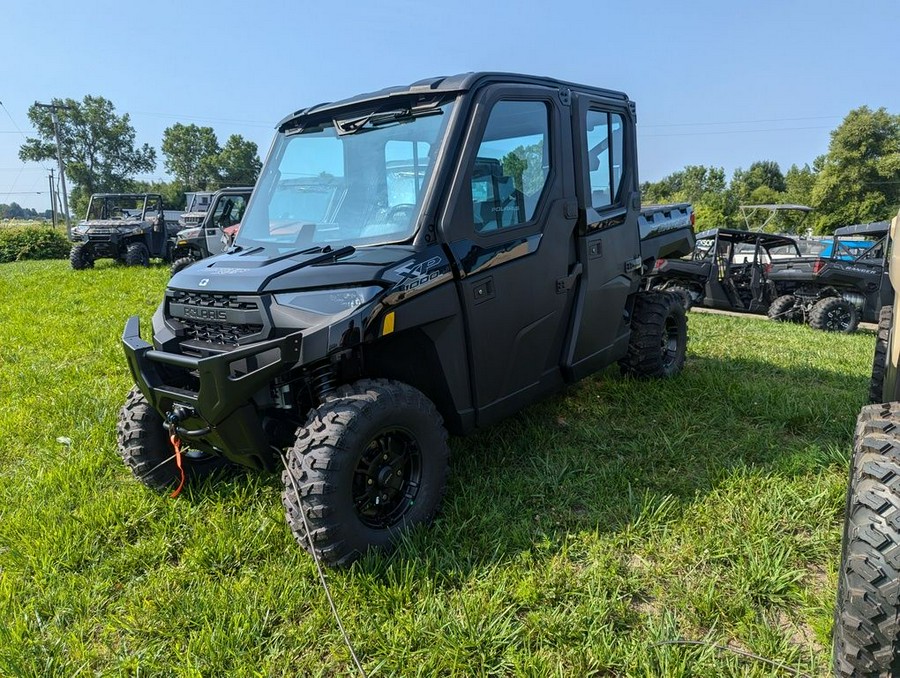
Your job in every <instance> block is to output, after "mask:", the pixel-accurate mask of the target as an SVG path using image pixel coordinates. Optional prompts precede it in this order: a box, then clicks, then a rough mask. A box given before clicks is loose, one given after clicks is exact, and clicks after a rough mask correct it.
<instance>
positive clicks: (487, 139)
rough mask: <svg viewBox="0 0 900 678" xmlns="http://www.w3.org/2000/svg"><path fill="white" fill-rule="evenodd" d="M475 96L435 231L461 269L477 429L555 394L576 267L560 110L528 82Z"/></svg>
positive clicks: (554, 96) (564, 111) (547, 91)
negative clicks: (447, 195) (443, 208)
mask: <svg viewBox="0 0 900 678" xmlns="http://www.w3.org/2000/svg"><path fill="white" fill-rule="evenodd" d="M475 96H476V101H475V102H474V106H473V108H472V111H473V113H472V115H471V119H470V120H469V122H468V127H467V130H466V132H465V136H464V138H465V141H464V143H463V144H462V147H463V148H464V149H465V150H464V152H463V153H462V156H461V157H460V158H459V165H458V167H457V175H456V176H457V177H459V178H458V179H457V180H456V181H454V182H453V184H454V187H453V189H452V191H451V194H450V196H449V198H448V210H447V212H446V213H445V215H444V217H443V219H442V221H441V229H442V231H443V235H444V238H446V242H448V244H449V249H450V251H451V252H452V256H453V259H454V262H455V265H456V267H457V270H458V272H459V279H458V282H457V289H458V293H459V295H460V300H461V305H462V308H463V309H464V313H465V314H466V322H467V343H468V355H469V356H470V360H469V364H468V365H467V366H466V367H467V368H468V369H469V371H470V380H471V383H472V394H473V401H474V402H475V406H476V411H477V415H476V416H477V423H478V424H479V425H484V424H486V423H489V422H491V421H494V420H496V419H498V418H501V417H503V416H506V415H508V414H510V413H512V412H515V411H517V410H518V409H520V408H521V407H523V406H524V405H527V404H528V403H529V402H532V401H534V400H536V399H537V398H538V397H539V396H541V395H542V394H544V393H546V392H548V391H551V390H553V389H556V388H559V387H560V386H561V385H562V383H563V378H562V374H561V369H560V363H561V355H562V348H563V344H564V340H565V338H566V334H567V328H568V326H569V316H570V313H571V308H572V299H573V297H574V290H575V288H576V286H577V280H578V277H579V270H580V269H579V267H578V266H577V261H576V255H575V224H576V217H577V210H576V205H575V201H574V187H573V173H572V158H571V144H570V143H568V134H569V133H570V118H569V112H568V105H567V103H563V101H562V100H561V96H560V92H559V91H558V90H556V89H552V88H548V87H540V86H532V85H502V86H493V87H489V88H486V89H485V90H482V92H481V93H480V94H476V95H475ZM563 96H564V97H565V98H566V100H567V95H566V94H564V95H563ZM461 367H462V366H461Z"/></svg>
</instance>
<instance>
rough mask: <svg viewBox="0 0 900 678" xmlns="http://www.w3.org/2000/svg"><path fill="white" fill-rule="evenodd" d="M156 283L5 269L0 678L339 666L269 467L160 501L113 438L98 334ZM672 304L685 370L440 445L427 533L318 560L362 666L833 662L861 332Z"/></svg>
mask: <svg viewBox="0 0 900 678" xmlns="http://www.w3.org/2000/svg"><path fill="white" fill-rule="evenodd" d="M167 278H168V272H167V270H166V269H165V268H164V267H163V266H156V267H152V268H150V269H145V270H136V269H126V268H124V267H121V266H114V265H112V264H111V263H109V262H99V263H98V267H97V268H96V269H95V270H89V271H81V272H74V271H72V270H70V269H69V267H68V263H67V262H63V261H55V262H23V263H15V264H4V265H2V266H0V292H2V293H0V675H3V676H79V675H95V674H99V675H150V676H154V675H176V676H182V675H183V676H200V675H203V676H220V675H242V676H291V675H346V674H352V673H353V665H352V663H351V660H350V655H349V653H348V650H347V649H346V647H345V645H344V644H343V642H342V640H341V636H340V633H339V631H338V629H337V627H336V625H335V622H334V620H333V618H332V616H331V613H330V610H329V607H328V604H327V601H326V598H325V594H324V592H323V590H322V588H321V586H320V584H319V582H318V580H317V577H316V573H315V569H314V564H313V561H312V560H311V558H310V557H309V556H307V555H306V554H305V553H304V552H302V551H301V550H300V549H299V548H298V547H297V546H296V544H295V542H294V540H293V538H292V537H291V535H290V533H289V532H288V529H287V526H286V524H285V522H284V518H283V512H282V508H281V503H280V499H279V494H280V491H281V483H280V479H279V478H278V477H277V476H268V475H265V474H259V473H252V472H248V473H239V474H237V475H234V476H231V477H220V478H214V479H212V480H211V481H209V482H207V483H206V484H203V485H201V486H199V487H196V488H192V489H190V490H188V491H186V492H185V493H184V494H182V496H181V497H180V498H178V499H176V500H172V499H169V498H168V496H165V495H160V494H157V493H154V492H152V491H150V490H148V489H146V488H144V487H143V486H142V485H140V484H139V483H138V482H137V481H136V480H135V479H134V478H133V477H132V476H131V475H130V474H129V472H128V471H127V470H126V468H125V467H124V465H123V464H122V463H121V462H120V460H119V458H118V456H117V455H116V443H115V423H116V416H117V411H118V408H119V406H120V404H121V403H122V401H123V400H124V397H125V394H126V393H127V391H128V389H129V388H130V385H131V384H130V377H129V375H128V372H127V368H126V366H125V362H124V359H123V356H122V352H121V349H120V346H119V337H120V335H121V331H122V328H123V325H124V322H125V319H126V318H127V316H128V315H130V314H133V313H138V314H140V316H141V317H142V319H143V325H144V327H145V330H146V329H148V328H149V320H150V316H151V315H152V313H153V311H154V309H155V307H156V305H157V303H158V301H159V300H160V298H161V295H162V291H163V289H164V287H165V283H166V280H167ZM689 319H690V336H691V341H690V350H689V358H688V364H687V367H686V369H685V371H684V373H683V375H681V376H679V377H678V378H676V379H672V380H670V381H667V382H641V381H631V380H624V379H622V378H621V377H620V376H619V374H618V371H617V369H615V368H614V367H613V368H610V369H608V370H606V371H604V372H602V373H600V374H598V375H596V376H595V377H593V378H590V379H587V380H585V381H584V382H582V383H580V384H578V385H577V386H574V387H572V388H570V389H569V390H568V391H567V392H566V393H564V394H560V395H558V396H554V397H552V398H550V399H549V400H547V401H545V402H543V403H541V404H539V405H536V406H534V407H531V408H529V409H527V410H526V411H524V412H522V413H520V414H519V415H517V416H516V417H513V418H512V419H510V420H507V421H506V422H504V423H502V424H500V425H497V426H495V427H493V428H490V429H488V430H485V431H483V432H481V433H479V434H476V435H474V436H471V437H469V438H466V439H453V440H452V441H451V450H452V455H453V456H452V460H451V478H450V485H449V490H448V494H447V500H446V502H445V505H444V509H443V511H442V513H441V514H440V516H439V517H438V519H437V521H436V522H435V524H434V525H433V526H432V527H431V528H429V529H419V530H416V531H414V532H413V534H411V536H410V537H409V538H408V539H406V540H405V541H404V543H403V544H402V545H401V546H400V548H399V549H398V550H397V551H396V552H395V553H394V554H392V555H390V556H377V555H374V556H369V557H367V558H365V559H364V560H363V561H361V562H359V563H358V564H356V565H355V566H354V567H353V568H352V569H350V570H349V571H342V572H329V573H328V580H329V582H330V585H331V589H332V592H333V594H334V598H335V603H336V605H337V608H338V610H339V611H340V615H341V617H342V618H343V622H344V624H345V626H346V628H347V631H348V633H349V635H350V638H351V639H352V642H353V645H354V646H355V649H356V651H357V653H358V655H359V657H360V659H361V661H362V664H363V666H364V667H365V669H366V671H367V672H368V673H369V674H370V675H402V676H411V675H421V676H431V675H461V676H462V675H515V676H551V675H558V676H584V675H600V676H771V675H779V672H778V670H777V669H775V668H773V667H772V666H769V665H766V664H763V663H761V662H758V661H754V660H750V659H745V658H741V657H738V656H736V655H733V654H730V653H723V652H720V651H717V650H715V649H714V648H712V647H711V646H679V645H661V644H659V643H664V642H665V641H669V640H677V639H684V640H702V641H708V642H709V643H716V644H720V645H731V646H732V647H735V648H739V649H743V650H746V651H749V652H753V653H757V654H759V655H763V656H765V657H769V658H771V659H773V660H776V661H778V662H781V663H783V664H787V665H789V666H791V667H793V668H794V669H797V670H799V671H802V672H805V673H807V674H810V675H823V674H826V673H827V671H828V662H829V650H828V645H829V642H830V632H831V614H832V605H833V599H834V593H835V585H836V583H835V582H836V575H835V572H836V567H837V562H838V556H839V548H840V522H841V517H842V516H841V514H842V510H843V501H844V492H845V475H846V468H847V459H848V456H849V452H850V445H851V435H852V429H853V425H854V421H855V416H856V412H857V410H858V409H859V407H860V406H861V405H862V404H863V401H864V398H865V392H866V386H867V379H868V370H869V365H870V360H871V352H872V347H873V341H874V340H873V335H872V334H870V333H859V334H856V335H853V336H835V335H826V334H824V333H817V332H813V331H812V330H809V329H808V328H806V327H798V326H788V325H781V324H774V323H770V322H767V321H764V320H760V319H753V318H748V319H744V318H731V317H722V316H712V315H708V314H706V315H704V314H697V313H693V314H690V318H689ZM58 437H63V438H69V439H71V445H68V444H64V443H60V442H57V438H58ZM780 675H786V674H784V673H783V672H782V673H781V674H780Z"/></svg>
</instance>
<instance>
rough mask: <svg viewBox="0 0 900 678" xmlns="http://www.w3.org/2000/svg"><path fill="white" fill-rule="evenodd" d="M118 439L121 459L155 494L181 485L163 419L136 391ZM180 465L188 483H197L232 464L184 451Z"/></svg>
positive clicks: (124, 409) (124, 413)
mask: <svg viewBox="0 0 900 678" xmlns="http://www.w3.org/2000/svg"><path fill="white" fill-rule="evenodd" d="M116 437H117V439H118V442H119V456H120V457H122V461H124V462H125V465H126V466H128V468H129V469H131V472H132V473H134V475H135V476H136V477H137V479H138V480H140V481H141V482H142V483H144V484H145V485H147V486H148V487H152V488H153V489H155V490H166V489H171V488H173V487H175V486H176V485H178V483H179V481H180V479H181V474H180V473H179V471H178V465H177V464H176V463H175V457H174V456H173V455H174V454H175V451H174V450H173V449H172V443H171V442H170V441H169V437H168V435H167V433H166V429H165V427H164V426H163V420H162V417H161V416H160V415H159V413H158V412H157V411H156V410H154V409H153V408H152V407H151V406H150V403H149V402H147V399H146V398H145V397H144V394H143V393H141V392H140V390H138V388H137V387H134V388H132V389H131V391H130V392H129V393H128V397H127V398H126V400H125V404H124V405H123V406H122V409H121V410H120V411H119V423H118V426H116ZM181 465H182V468H184V475H185V480H187V481H196V480H199V479H200V478H203V477H205V476H207V475H209V474H210V473H212V472H213V471H215V470H216V469H219V468H223V467H226V466H229V462H228V461H227V460H226V459H224V458H223V457H216V456H213V455H210V454H204V453H201V452H197V451H195V450H191V449H190V448H188V447H185V448H184V449H183V450H182V458H181Z"/></svg>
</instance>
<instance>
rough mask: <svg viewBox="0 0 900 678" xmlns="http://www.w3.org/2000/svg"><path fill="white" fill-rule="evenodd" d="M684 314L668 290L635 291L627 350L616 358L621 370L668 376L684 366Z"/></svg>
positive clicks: (676, 372)
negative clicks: (640, 292)
mask: <svg viewBox="0 0 900 678" xmlns="http://www.w3.org/2000/svg"><path fill="white" fill-rule="evenodd" d="M686 353H687V318H686V316H685V310H684V306H682V305H681V300H680V299H679V298H678V297H677V296H675V295H674V294H669V293H667V292H648V293H642V294H638V295H637V297H636V298H635V300H634V310H633V312H632V318H631V338H630V339H629V342H628V353H626V354H625V357H624V358H622V359H621V360H620V361H619V366H620V368H621V370H622V373H623V374H626V375H628V376H632V377H641V378H646V377H656V378H667V377H671V376H674V375H676V374H678V373H679V372H680V371H681V369H682V368H683V367H684V360H685V355H686Z"/></svg>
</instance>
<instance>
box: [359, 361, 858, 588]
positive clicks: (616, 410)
mask: <svg viewBox="0 0 900 678" xmlns="http://www.w3.org/2000/svg"><path fill="white" fill-rule="evenodd" d="M865 389H866V384H865V382H864V381H863V380H862V379H860V378H859V377H854V376H848V375H846V374H841V373H837V372H830V371H827V370H821V369H815V368H809V367H798V368H796V369H783V368H778V367H774V366H772V365H771V364H768V363H764V362H759V361H752V360H733V361H722V360H716V359H709V358H694V359H692V360H691V362H690V364H689V367H688V369H687V370H686V371H685V373H684V374H682V375H680V376H679V377H677V378H675V379H672V380H668V381H664V382H659V381H636V380H628V379H623V378H621V377H619V375H618V373H617V370H615V369H609V370H607V371H605V372H602V373H600V374H599V375H597V376H595V377H594V378H591V379H588V380H585V381H583V382H581V383H579V384H577V385H574V386H572V387H571V388H569V389H568V390H567V392H565V393H563V394H559V395H555V396H553V397H551V398H549V399H547V400H546V401H544V402H542V403H539V404H537V405H534V406H532V407H530V408H527V409H526V410H524V411H522V412H521V413H519V414H518V415H516V416H514V417H512V418H510V419H508V420H506V421H504V422H502V423H500V424H497V425H495V426H493V427H491V428H489V429H486V430H484V431H481V432H479V433H476V434H474V435H472V436H470V437H468V438H456V439H453V440H452V441H451V454H452V458H451V470H450V481H449V487H448V492H447V496H446V498H445V502H444V508H443V511H442V513H441V514H440V515H439V517H438V519H437V520H436V522H435V524H434V526H433V527H431V528H429V529H425V530H416V531H414V532H413V533H412V534H411V535H410V537H409V538H408V539H406V540H405V542H404V543H403V544H402V546H401V548H400V549H398V551H397V552H396V553H395V554H393V555H392V556H387V557H381V556H369V557H368V558H366V559H365V560H364V561H363V563H361V565H362V567H363V569H366V570H368V569H369V568H374V569H375V570H381V569H383V568H385V567H386V566H387V565H388V564H389V563H390V562H395V561H397V560H401V561H412V563H413V564H414V563H415V562H416V561H422V564H423V565H426V566H430V568H433V569H434V570H436V571H438V572H444V573H450V572H452V573H455V574H456V575H461V576H462V577H464V576H465V575H466V574H467V573H468V572H469V571H471V570H473V569H476V568H484V567H485V566H489V565H491V564H492V563H497V562H501V561H504V560H508V559H510V558H514V557H517V555H518V554H521V553H525V552H532V551H534V550H542V549H549V550H557V549H560V548H562V547H563V546H564V545H565V543H566V540H567V538H568V536H569V535H571V534H577V533H579V532H584V531H591V532H593V531H598V532H601V533H603V532H616V531H622V530H624V529H626V528H627V527H628V526H630V525H633V524H634V522H635V521H636V520H639V519H640V518H641V516H643V515H644V514H645V513H646V512H647V510H648V507H650V508H652V507H653V506H655V505H659V504H662V503H666V504H667V505H668V508H669V509H670V510H674V512H675V513H678V512H679V511H680V510H682V509H683V508H684V506H686V505H688V504H690V503H692V502H694V501H695V500H696V499H697V497H698V496H702V495H705V494H707V493H709V492H711V491H713V490H714V489H715V488H716V486H717V485H718V484H719V483H721V482H722V481H724V480H726V479H728V478H729V477H731V476H732V475H733V474H734V473H736V472H739V471H743V470H747V469H756V470H759V471H761V472H763V473H765V474H767V475H771V476H773V477H774V478H776V479H777V478H791V477H796V476H812V475H816V474H818V473H821V472H822V471H823V470H824V469H827V468H829V467H834V466H843V465H845V464H846V460H847V457H848V455H849V451H850V449H849V448H850V444H851V437H852V430H853V425H854V422H855V417H856V413H857V411H858V409H859V407H860V406H861V405H862V404H863V400H864V397H865Z"/></svg>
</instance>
